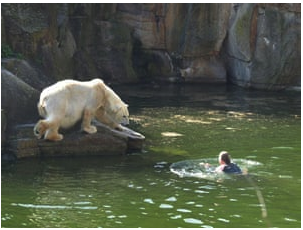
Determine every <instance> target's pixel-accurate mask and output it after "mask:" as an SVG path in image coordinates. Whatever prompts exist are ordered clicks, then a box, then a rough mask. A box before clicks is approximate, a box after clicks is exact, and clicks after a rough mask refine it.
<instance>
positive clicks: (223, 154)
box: [219, 151, 231, 165]
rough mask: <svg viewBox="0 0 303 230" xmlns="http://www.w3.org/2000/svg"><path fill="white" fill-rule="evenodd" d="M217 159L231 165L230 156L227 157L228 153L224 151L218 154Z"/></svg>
mask: <svg viewBox="0 0 303 230" xmlns="http://www.w3.org/2000/svg"><path fill="white" fill-rule="evenodd" d="M219 157H220V159H221V160H222V161H224V162H225V164H227V165H228V164H230V163H231V160H230V155H229V153H228V152H226V151H222V152H221V153H220V155H219Z"/></svg>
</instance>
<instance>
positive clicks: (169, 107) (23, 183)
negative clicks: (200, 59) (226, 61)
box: [1, 86, 301, 227]
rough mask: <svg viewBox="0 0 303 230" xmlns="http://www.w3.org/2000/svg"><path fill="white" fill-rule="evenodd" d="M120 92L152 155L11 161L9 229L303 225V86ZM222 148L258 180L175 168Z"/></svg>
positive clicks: (4, 202)
mask: <svg viewBox="0 0 303 230" xmlns="http://www.w3.org/2000/svg"><path fill="white" fill-rule="evenodd" d="M115 90H118V92H119V88H117V89H115ZM120 90H121V94H122V98H123V99H124V100H125V101H126V102H128V104H130V113H131V119H132V120H131V128H133V129H135V130H136V131H139V132H141V133H143V134H144V135H145V136H146V143H145V147H144V151H143V153H140V154H132V155H128V156H118V157H117V156H116V157H89V156H88V157H85V158H84V157H78V158H52V159H36V160H33V159H28V160H22V161H18V162H17V163H15V164H14V165H3V166H2V187H1V189H2V191H1V196H2V197H1V198H2V199H1V220H2V221H1V224H2V227H300V225H301V219H300V218H301V214H300V213H301V207H300V202H299V201H300V200H301V191H300V190H301V189H300V188H301V175H300V169H301V157H300V153H301V140H300V135H301V131H300V125H301V121H300V98H299V97H298V95H297V94H293V93H291V92H289V93H283V92H279V93H277V92H264V93H262V92H258V91H243V90H241V89H240V90H237V89H234V88H232V89H229V88H225V87H221V86H219V87H214V88H212V87H206V88H204V87H201V86H195V87H177V88H175V87H172V88H169V87H168V88H165V89H164V88H157V89H156V90H154V89H150V88H149V87H146V86H142V87H141V86H140V87H137V88H131V87H129V88H128V89H127V91H126V89H125V88H123V87H122V88H120ZM123 94H124V95H123ZM221 150H227V151H229V152H230V153H231V155H232V158H233V159H234V160H235V162H236V163H237V164H239V165H240V166H241V167H242V168H244V167H246V168H247V170H248V172H249V174H250V175H252V177H251V178H252V179H253V183H254V185H252V184H251V183H250V182H249V181H247V180H246V179H241V178H232V179H226V180H220V181H219V182H218V181H217V180H209V178H199V177H179V176H178V175H176V174H174V173H172V172H171V171H170V166H171V165H175V166H176V165H178V162H183V163H184V162H196V161H200V160H202V161H203V160H204V161H207V162H208V163H211V164H213V165H216V164H217V162H216V157H217V155H218V153H219V152H220V151H221ZM200 173H201V170H200ZM256 187H257V188H258V189H259V191H260V192H261V193H262V197H263V198H264V203H265V204H266V210H267V217H266V218H264V217H262V213H261V212H260V210H261V209H262V207H261V206H262V202H260V199H258V196H257V193H256Z"/></svg>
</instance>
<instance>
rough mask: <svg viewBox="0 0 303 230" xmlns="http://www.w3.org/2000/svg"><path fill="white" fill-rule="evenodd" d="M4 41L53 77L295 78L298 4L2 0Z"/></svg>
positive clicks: (273, 81)
mask: <svg viewBox="0 0 303 230" xmlns="http://www.w3.org/2000/svg"><path fill="white" fill-rule="evenodd" d="M1 10H2V16H1V17H2V20H1V22H2V31H1V32H2V33H1V36H2V44H7V45H8V46H9V47H11V48H12V50H13V51H14V52H15V53H20V54H22V56H23V57H25V58H26V59H28V60H31V62H33V63H36V64H37V65H38V66H39V67H40V69H41V70H42V71H43V73H44V74H45V75H46V76H49V77H50V79H52V80H53V81H56V80H61V79H66V78H74V79H79V80H87V79H88V78H89V79H91V78H95V77H99V78H103V79H105V80H107V81H112V82H134V81H139V80H147V81H148V80H149V81H151V80H154V79H161V80H163V81H170V80H172V79H175V80H180V81H187V82H196V81H199V82H205V81H206V82H227V81H231V82H233V83H235V84H238V85H240V86H243V87H254V88H260V89H281V88H286V87H289V86H299V85H300V84H301V83H300V81H301V80H300V79H301V77H300V73H301V66H300V63H301V61H300V59H301V53H300V44H301V43H300V42H301V20H300V19H301V5H300V4H255V3H254V4H248V3H245V4H191V3H190V4H172V3H170V4H164V3H163V4H162V3H156V4H141V3H139V4H138V3H137V4H125V3H121V4H117V3H113V4H2V5H1Z"/></svg>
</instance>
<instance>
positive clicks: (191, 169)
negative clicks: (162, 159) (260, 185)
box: [170, 158, 262, 181]
mask: <svg viewBox="0 0 303 230" xmlns="http://www.w3.org/2000/svg"><path fill="white" fill-rule="evenodd" d="M217 161H218V160H217V159H216V158H204V159H195V160H185V161H179V162H176V163H173V164H172V165H171V166H170V171H171V172H172V173H174V174H177V175H178V176H179V177H195V178H201V179H206V180H211V181H216V180H218V179H231V178H232V176H231V175H228V174H222V173H216V172H215V169H216V167H217V166H218V162H217ZM233 162H234V163H236V164H237V165H238V166H239V167H240V168H241V169H242V170H243V171H248V170H250V169H252V168H254V167H256V166H260V165H262V163H260V162H258V161H252V160H246V159H233Z"/></svg>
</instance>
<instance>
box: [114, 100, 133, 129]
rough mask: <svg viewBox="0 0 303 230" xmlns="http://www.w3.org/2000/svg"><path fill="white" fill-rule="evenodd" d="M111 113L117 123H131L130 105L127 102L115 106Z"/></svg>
mask: <svg viewBox="0 0 303 230" xmlns="http://www.w3.org/2000/svg"><path fill="white" fill-rule="evenodd" d="M110 115H111V119H112V120H113V121H114V122H115V123H117V124H122V125H128V124H129V113H128V105H127V104H125V103H121V104H119V105H116V106H114V108H113V110H112V111H111V112H110Z"/></svg>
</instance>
